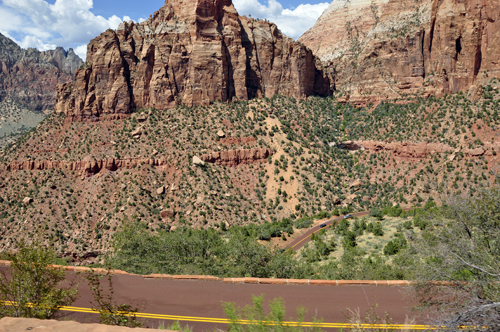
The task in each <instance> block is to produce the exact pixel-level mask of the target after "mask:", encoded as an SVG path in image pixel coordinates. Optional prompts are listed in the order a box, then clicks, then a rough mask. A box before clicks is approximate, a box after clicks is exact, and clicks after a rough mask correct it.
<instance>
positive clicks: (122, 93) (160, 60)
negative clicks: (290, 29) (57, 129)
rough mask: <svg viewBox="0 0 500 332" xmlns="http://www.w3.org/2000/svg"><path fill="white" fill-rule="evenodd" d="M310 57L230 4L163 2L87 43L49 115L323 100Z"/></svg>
mask: <svg viewBox="0 0 500 332" xmlns="http://www.w3.org/2000/svg"><path fill="white" fill-rule="evenodd" d="M315 62H316V59H315V57H314V56H313V55H312V52H311V51H308V50H307V49H306V48H305V47H304V46H301V45H299V44H297V43H296V42H294V41H293V40H292V39H290V38H288V37H286V36H284V35H283V34H282V33H281V32H280V31H279V30H278V28H277V27H276V25H274V24H272V23H269V22H266V21H260V20H254V19H248V18H246V17H241V16H239V15H238V13H237V12H236V10H235V8H234V6H233V4H232V2H231V0H215V1H214V0H199V1H183V0H167V1H166V2H165V5H164V6H163V7H162V8H161V9H160V10H159V11H158V12H156V13H154V15H152V16H151V17H150V18H149V19H148V20H147V21H145V22H143V23H140V24H135V23H133V22H130V23H122V24H121V25H120V26H119V27H118V29H117V31H113V30H108V31H106V32H104V33H103V34H101V35H100V36H99V37H97V38H95V39H94V40H92V41H91V43H90V44H89V46H88V52H87V62H86V63H85V66H84V68H83V69H81V70H78V71H77V72H76V76H75V80H76V82H75V83H74V84H72V83H68V84H64V85H61V86H59V87H58V96H57V104H56V107H55V111H56V112H58V113H64V114H66V115H68V116H70V117H72V118H74V119H89V118H97V117H102V116H110V117H120V116H123V115H125V114H129V113H131V112H132V111H134V110H138V109H141V108H147V107H154V108H158V109H164V108H171V107H174V106H176V105H178V104H184V105H188V106H193V105H208V104H209V103H211V102H214V101H217V100H219V101H223V102H224V101H231V100H233V99H237V100H249V99H252V98H255V97H272V96H274V95H275V94H281V95H285V96H293V97H296V98H302V97H306V96H309V95H312V94H323V95H328V94H330V87H329V82H328V79H326V78H325V77H324V76H323V75H322V73H321V72H320V71H319V70H318V69H317V68H316V65H315Z"/></svg>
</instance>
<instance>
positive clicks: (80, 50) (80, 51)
mask: <svg viewBox="0 0 500 332" xmlns="http://www.w3.org/2000/svg"><path fill="white" fill-rule="evenodd" d="M75 53H76V55H78V56H79V57H80V58H82V60H83V61H86V59H87V45H86V44H85V45H80V46H77V47H76V48H75Z"/></svg>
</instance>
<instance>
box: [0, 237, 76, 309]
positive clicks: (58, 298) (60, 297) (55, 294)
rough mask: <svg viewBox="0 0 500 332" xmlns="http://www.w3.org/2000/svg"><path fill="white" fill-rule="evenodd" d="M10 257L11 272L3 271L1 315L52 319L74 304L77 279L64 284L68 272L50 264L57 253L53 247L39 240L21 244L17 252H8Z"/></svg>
mask: <svg viewBox="0 0 500 332" xmlns="http://www.w3.org/2000/svg"><path fill="white" fill-rule="evenodd" d="M5 258H6V259H8V260H10V261H11V262H12V263H11V267H10V271H9V273H6V272H2V274H1V275H0V299H1V300H2V301H7V303H6V302H2V305H1V306H0V315H2V316H9V317H26V318H38V319H52V318H54V317H55V316H56V315H57V312H58V309H59V308H61V307H62V306H67V305H70V304H72V303H73V302H74V301H75V300H76V298H77V296H78V290H77V285H76V283H75V282H74V281H72V282H70V283H69V285H67V286H62V284H63V283H64V281H65V279H66V278H65V277H66V274H65V272H64V271H63V270H60V269H52V268H49V265H50V264H53V263H54V262H55V261H56V259H57V256H56V254H55V251H54V250H53V249H51V248H47V247H44V246H42V245H41V244H40V243H39V242H36V241H35V242H33V243H31V244H29V245H28V244H27V243H26V242H24V241H22V242H21V243H20V244H19V245H18V251H17V254H6V256H5ZM9 275H10V276H9Z"/></svg>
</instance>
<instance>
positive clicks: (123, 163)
mask: <svg viewBox="0 0 500 332" xmlns="http://www.w3.org/2000/svg"><path fill="white" fill-rule="evenodd" d="M272 155H273V152H272V151H271V150H270V149H268V148H262V149H246V150H230V151H221V152H213V153H209V154H204V155H201V157H200V159H201V160H203V161H205V162H208V163H213V164H219V165H223V166H237V165H240V164H250V163H255V162H259V161H263V160H266V159H267V157H269V156H272ZM141 164H144V165H152V166H164V165H167V164H168V159H167V158H123V159H118V158H108V159H95V158H93V157H92V156H87V157H85V158H84V159H83V160H78V161H56V160H26V161H13V162H11V163H8V164H4V165H0V171H23V170H24V171H33V170H37V171H43V170H50V169H63V170H68V171H75V172H79V173H81V174H82V175H94V174H97V173H99V172H101V171H103V170H108V171H116V170H118V169H119V168H126V169H131V168H134V167H136V166H138V165H141Z"/></svg>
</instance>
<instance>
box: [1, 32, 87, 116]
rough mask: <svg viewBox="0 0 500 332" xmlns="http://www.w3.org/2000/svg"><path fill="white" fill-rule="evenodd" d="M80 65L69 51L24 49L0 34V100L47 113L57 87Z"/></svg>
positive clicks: (69, 77)
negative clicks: (6, 99) (12, 99)
mask: <svg viewBox="0 0 500 332" xmlns="http://www.w3.org/2000/svg"><path fill="white" fill-rule="evenodd" d="M82 64H83V62H82V61H81V59H80V58H79V57H78V56H77V55H76V54H74V52H73V51H72V50H69V51H68V52H65V51H64V50H63V49H62V48H58V49H56V50H55V51H47V52H39V51H38V50H36V49H33V48H30V49H27V50H24V49H22V48H21V47H19V46H18V45H17V44H16V43H14V42H13V41H12V40H10V39H8V38H6V37H5V36H3V35H1V34H0V101H2V100H3V99H4V98H6V97H8V96H9V97H12V98H14V99H15V100H16V101H18V102H19V103H20V104H21V105H22V106H24V107H27V108H29V109H31V110H37V111H42V110H51V109H52V108H53V106H54V104H55V90H56V86H57V84H60V83H64V82H69V81H71V80H72V75H73V73H74V72H75V70H76V68H78V67H80V66H81V65H82Z"/></svg>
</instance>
